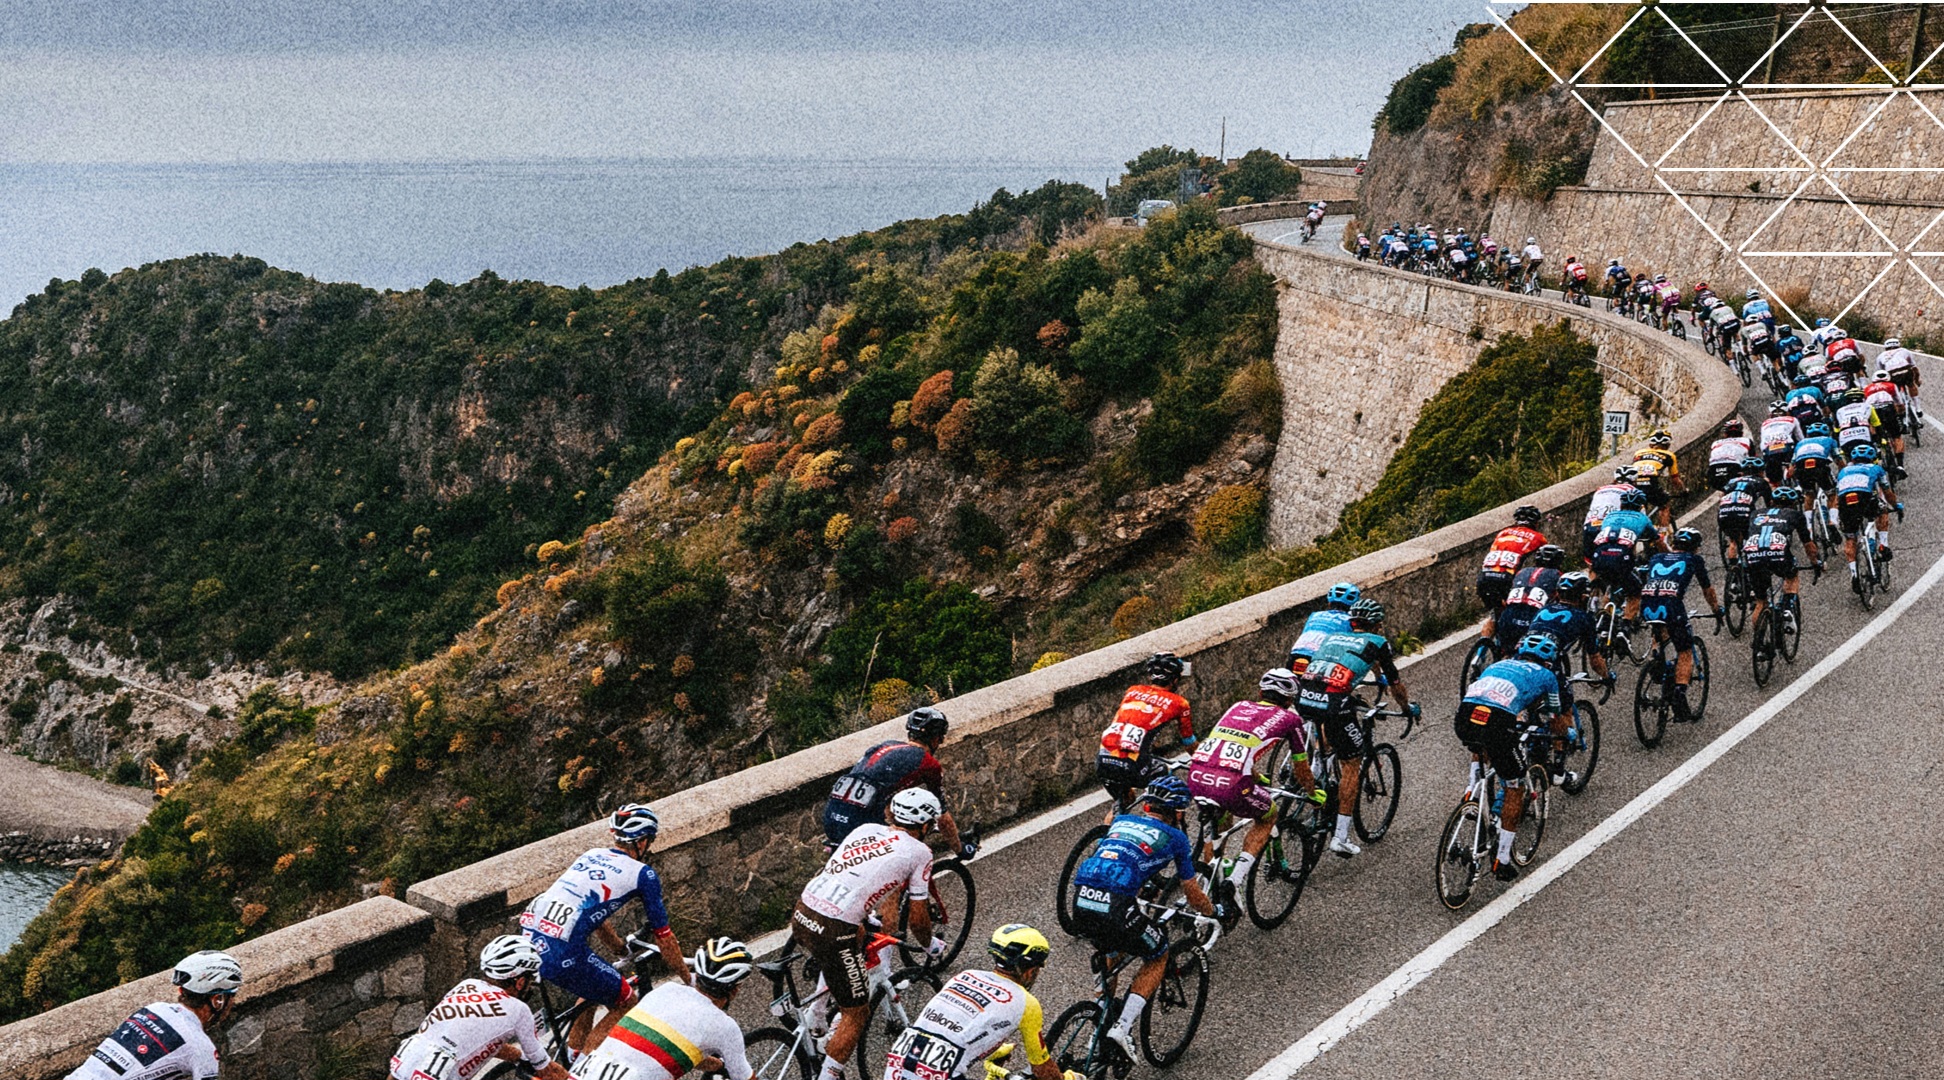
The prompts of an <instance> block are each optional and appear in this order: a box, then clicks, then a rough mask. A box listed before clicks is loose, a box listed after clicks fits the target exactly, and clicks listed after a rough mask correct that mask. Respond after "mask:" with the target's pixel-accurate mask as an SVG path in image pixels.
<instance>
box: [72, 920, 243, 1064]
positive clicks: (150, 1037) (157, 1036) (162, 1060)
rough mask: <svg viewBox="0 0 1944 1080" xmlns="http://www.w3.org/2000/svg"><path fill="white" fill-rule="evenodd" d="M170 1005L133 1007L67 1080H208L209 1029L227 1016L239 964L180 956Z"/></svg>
mask: <svg viewBox="0 0 1944 1080" xmlns="http://www.w3.org/2000/svg"><path fill="white" fill-rule="evenodd" d="M169 979H170V982H172V983H174V984H175V988H176V999H175V1000H174V1001H157V1002H153V1003H151V1004H148V1005H145V1006H143V1007H142V1008H139V1009H136V1010H135V1011H134V1013H132V1014H131V1015H130V1016H129V1018H128V1019H126V1020H123V1021H122V1022H121V1026H120V1027H118V1028H116V1029H115V1033H114V1034H112V1035H110V1036H108V1037H107V1038H105V1039H103V1040H101V1045H100V1046H97V1047H95V1051H94V1053H93V1054H90V1055H89V1056H88V1058H87V1060H85V1061H83V1062H82V1063H81V1064H80V1066H79V1067H78V1068H76V1069H75V1070H74V1071H73V1072H71V1073H68V1074H67V1080H178V1078H179V1080H211V1078H213V1077H214V1076H216V1074H217V1071H218V1068H219V1065H218V1062H217V1060H216V1044H215V1043H214V1042H211V1041H210V1038H209V1031H210V1029H212V1028H214V1027H215V1026H216V1025H218V1024H220V1023H222V1022H223V1021H224V1020H226V1019H228V1018H229V1014H230V1008H231V1006H233V1005H234V1004H235V1003H236V991H237V990H238V989H240V988H241V987H242V986H243V966H242V965H241V964H238V963H237V962H236V957H234V956H231V955H230V954H228V953H226V952H217V951H215V950H213V949H204V950H203V951H201V952H195V953H190V954H189V955H188V956H185V957H183V958H182V961H181V962H180V963H178V964H176V966H175V970H174V971H173V972H171V973H170V976H169Z"/></svg>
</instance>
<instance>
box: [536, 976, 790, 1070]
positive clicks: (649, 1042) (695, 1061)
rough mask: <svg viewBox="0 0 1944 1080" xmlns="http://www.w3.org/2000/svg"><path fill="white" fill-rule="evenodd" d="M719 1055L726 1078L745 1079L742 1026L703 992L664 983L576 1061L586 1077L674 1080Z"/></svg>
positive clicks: (746, 1059) (624, 1015)
mask: <svg viewBox="0 0 1944 1080" xmlns="http://www.w3.org/2000/svg"><path fill="white" fill-rule="evenodd" d="M705 1057H714V1058H720V1059H722V1071H723V1072H724V1073H726V1074H728V1076H729V1080H749V1077H750V1076H751V1075H752V1074H753V1073H754V1072H755V1070H753V1069H751V1068H750V1067H749V1059H748V1054H747V1051H746V1049H745V1047H744V1044H743V1033H742V1028H741V1027H740V1026H739V1025H738V1024H737V1023H736V1022H735V1021H734V1020H732V1019H730V1018H729V1014H728V1013H725V1012H723V1011H722V1010H721V1009H718V1008H716V1004H715V1002H713V1001H710V1000H709V999H708V998H707V997H706V996H704V995H703V993H702V991H700V990H697V989H695V988H694V987H692V986H686V985H684V984H682V983H679V982H665V983H663V984H661V985H660V986H657V987H655V988H654V989H653V990H650V991H649V992H648V995H647V996H646V997H644V998H642V999H641V1001H640V1002H638V1003H637V1004H636V1005H635V1007H634V1008H632V1009H629V1010H628V1011H627V1012H626V1013H625V1014H623V1015H622V1017H621V1022H620V1023H618V1024H616V1025H614V1030H613V1031H611V1032H609V1033H608V1037H607V1038H606V1039H605V1040H604V1041H603V1042H602V1043H601V1045H600V1046H598V1047H596V1048H595V1049H594V1051H593V1052H592V1053H590V1054H589V1055H588V1056H587V1058H586V1060H585V1061H583V1062H580V1063H577V1064H575V1066H574V1075H575V1076H577V1077H582V1078H584V1080H608V1078H612V1080H675V1078H676V1077H678V1076H682V1075H683V1074H685V1073H688V1072H689V1071H691V1070H693V1069H694V1068H696V1067H697V1066H699V1065H701V1064H702V1059H703V1058H705Z"/></svg>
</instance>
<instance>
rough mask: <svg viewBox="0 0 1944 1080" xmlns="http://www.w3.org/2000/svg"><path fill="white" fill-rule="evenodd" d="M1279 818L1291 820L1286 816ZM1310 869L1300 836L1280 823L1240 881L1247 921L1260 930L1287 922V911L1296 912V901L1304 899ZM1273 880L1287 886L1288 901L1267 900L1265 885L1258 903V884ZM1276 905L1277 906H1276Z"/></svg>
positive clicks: (1271, 928)
mask: <svg viewBox="0 0 1944 1080" xmlns="http://www.w3.org/2000/svg"><path fill="white" fill-rule="evenodd" d="M1280 816H1282V817H1284V818H1289V817H1290V815H1289V814H1286V813H1285V814H1281V815H1280ZM1292 842H1293V843H1294V844H1295V849H1296V864H1295V866H1294V868H1293V869H1292V868H1291V867H1290V864H1289V854H1290V849H1289V844H1290V843H1292ZM1309 870H1310V865H1309V862H1308V859H1307V852H1306V850H1305V848H1304V845H1303V837H1302V835H1301V834H1300V832H1299V831H1298V830H1296V829H1295V828H1293V827H1291V826H1290V825H1288V824H1279V825H1278V827H1277V831H1276V834H1275V835H1273V836H1271V837H1270V838H1269V843H1268V845H1267V846H1266V847H1264V848H1263V849H1262V854H1261V855H1259V856H1257V857H1256V860H1255V862H1253V863H1251V864H1249V876H1248V877H1247V878H1246V879H1245V880H1244V881H1243V882H1242V909H1243V910H1244V911H1246V912H1248V915H1249V921H1250V922H1251V923H1254V924H1255V925H1256V927H1257V929H1261V930H1274V929H1275V928H1277V927H1279V926H1281V925H1282V924H1283V923H1285V922H1288V921H1289V915H1290V912H1293V911H1295V910H1296V902H1297V901H1299V900H1301V899H1302V898H1303V886H1304V885H1306V884H1308V882H1309ZM1276 877H1281V878H1282V879H1283V880H1285V881H1287V882H1288V883H1289V884H1290V890H1289V896H1288V898H1287V900H1286V901H1280V902H1279V901H1272V900H1270V899H1269V898H1268V897H1269V893H1268V887H1267V886H1266V885H1265V886H1263V887H1262V889H1261V890H1260V895H1261V901H1260V902H1258V899H1257V897H1258V889H1257V883H1258V882H1262V881H1265V880H1273V879H1274V878H1276ZM1278 903H1280V905H1281V906H1280V907H1278V906H1277V905H1278Z"/></svg>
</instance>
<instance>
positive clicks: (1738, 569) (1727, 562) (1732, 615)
mask: <svg viewBox="0 0 1944 1080" xmlns="http://www.w3.org/2000/svg"><path fill="white" fill-rule="evenodd" d="M1720 549H1721V606H1722V607H1724V608H1727V609H1728V613H1727V616H1726V618H1725V619H1723V622H1724V623H1725V624H1726V625H1727V627H1728V636H1729V637H1740V636H1741V632H1742V631H1743V630H1745V629H1747V628H1748V613H1749V612H1750V611H1752V610H1753V609H1754V607H1755V597H1754V596H1753V595H1751V594H1750V590H1749V584H1748V568H1747V567H1745V566H1743V565H1742V561H1741V560H1740V559H1738V558H1736V557H1735V555H1736V553H1737V550H1738V549H1736V548H1733V547H1731V546H1730V545H1729V543H1728V540H1727V539H1726V538H1725V537H1723V538H1721V539H1720Z"/></svg>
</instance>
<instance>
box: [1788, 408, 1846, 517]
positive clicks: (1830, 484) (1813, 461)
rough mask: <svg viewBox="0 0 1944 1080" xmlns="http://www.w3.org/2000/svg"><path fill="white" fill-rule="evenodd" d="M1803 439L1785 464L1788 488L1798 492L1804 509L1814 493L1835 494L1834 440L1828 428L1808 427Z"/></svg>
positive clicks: (1823, 425) (1814, 425)
mask: <svg viewBox="0 0 1944 1080" xmlns="http://www.w3.org/2000/svg"><path fill="white" fill-rule="evenodd" d="M1803 436H1804V438H1803V440H1802V441H1801V442H1799V443H1797V444H1796V448H1795V456H1794V457H1793V458H1792V459H1791V460H1790V462H1789V484H1790V486H1792V487H1796V488H1800V489H1802V497H1803V499H1804V504H1805V505H1807V504H1808V503H1810V502H1814V501H1815V497H1816V492H1818V491H1828V492H1832V493H1833V492H1834V491H1835V490H1836V437H1835V436H1834V435H1833V434H1831V432H1830V430H1829V425H1828V424H1810V425H1809V428H1808V430H1806V431H1804V432H1803Z"/></svg>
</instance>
